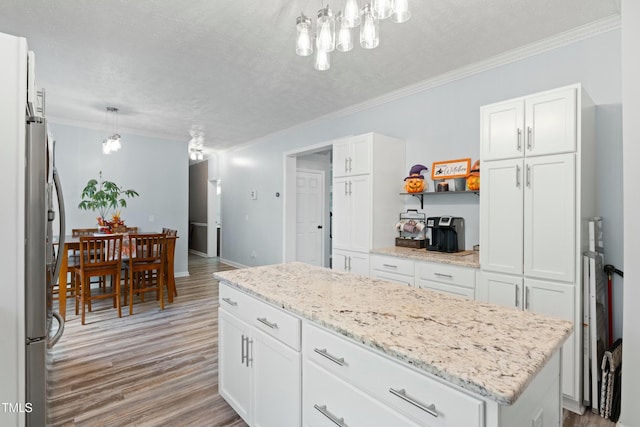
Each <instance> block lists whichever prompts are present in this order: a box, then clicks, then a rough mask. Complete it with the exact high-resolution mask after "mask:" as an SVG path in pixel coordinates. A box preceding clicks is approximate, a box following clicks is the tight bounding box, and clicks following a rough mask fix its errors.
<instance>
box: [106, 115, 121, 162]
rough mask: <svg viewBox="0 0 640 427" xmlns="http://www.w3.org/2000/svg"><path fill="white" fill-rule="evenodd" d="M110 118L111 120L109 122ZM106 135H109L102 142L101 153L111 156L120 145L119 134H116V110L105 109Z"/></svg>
mask: <svg viewBox="0 0 640 427" xmlns="http://www.w3.org/2000/svg"><path fill="white" fill-rule="evenodd" d="M109 118H111V120H109ZM106 125H107V133H109V134H111V135H110V136H108V137H107V138H106V139H104V140H103V141H102V153H103V154H111V153H112V152H115V151H118V150H119V149H120V147H122V144H120V134H119V133H118V109H117V108H115V107H107V113H106Z"/></svg>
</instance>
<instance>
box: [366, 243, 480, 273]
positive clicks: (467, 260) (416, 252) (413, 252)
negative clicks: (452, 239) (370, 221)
mask: <svg viewBox="0 0 640 427" xmlns="http://www.w3.org/2000/svg"><path fill="white" fill-rule="evenodd" d="M370 253H372V254H377V255H389V256H395V257H400V258H409V259H413V260H416V261H429V262H440V263H442V264H453V265H460V266H462V267H473V268H480V253H479V252H478V251H473V252H472V253H470V254H468V255H456V254H448V253H446V252H434V251H428V250H426V249H413V248H405V247H401V246H391V247H388V248H380V249H373V250H372V251H370Z"/></svg>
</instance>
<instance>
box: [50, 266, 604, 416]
mask: <svg viewBox="0 0 640 427" xmlns="http://www.w3.org/2000/svg"><path fill="white" fill-rule="evenodd" d="M231 268H232V267H229V266H227V265H225V264H221V263H220V262H218V261H217V260H216V259H205V258H200V257H197V256H193V255H190V256H189V272H190V276H189V277H186V278H178V279H176V286H177V289H178V297H177V298H176V299H175V302H174V303H173V304H166V305H165V310H164V311H162V310H160V308H159V307H158V303H157V302H156V301H154V300H153V299H151V300H149V299H147V301H146V302H144V303H138V304H136V306H135V311H134V315H133V316H129V315H128V314H127V313H128V311H127V310H123V317H122V318H121V319H119V318H118V316H117V313H116V311H115V310H113V309H112V308H111V307H110V306H108V305H97V306H94V310H93V312H92V313H88V314H87V324H86V325H85V326H82V325H80V319H79V316H75V315H74V308H73V302H69V305H68V307H67V313H69V314H68V315H67V317H68V318H67V325H66V329H65V333H64V335H63V337H62V339H61V340H60V342H58V344H57V345H56V346H55V347H54V349H53V353H52V355H53V364H52V369H51V372H50V376H49V384H50V387H51V388H52V395H53V401H52V406H51V413H52V418H53V424H52V426H56V427H57V426H60V427H74V426H83V427H84V426H87V427H92V426H96V427H104V426H112V427H115V426H123V427H124V426H149V427H156V426H157V427H160V426H162V427H169V426H178V427H179V426H197V427H205V426H211V427H246V424H245V423H244V422H243V421H242V420H241V419H240V417H239V416H238V415H237V414H236V413H235V412H234V411H233V410H232V409H231V408H230V407H229V406H228V405H227V404H226V402H225V401H224V400H223V399H222V398H221V397H220V395H219V394H218V286H217V285H218V284H217V281H215V280H214V279H213V278H212V277H211V274H212V273H213V272H215V271H222V270H228V269H231ZM104 303H106V301H104ZM614 425H615V424H614V423H612V422H610V421H607V420H604V419H602V418H600V417H599V416H597V415H594V414H591V413H590V412H587V413H586V414H585V415H584V416H581V417H580V416H577V415H575V414H572V413H569V412H567V411H565V414H564V421H563V426H564V427H587V426H588V427H614ZM390 427H395V426H390ZM514 427H515V426H514Z"/></svg>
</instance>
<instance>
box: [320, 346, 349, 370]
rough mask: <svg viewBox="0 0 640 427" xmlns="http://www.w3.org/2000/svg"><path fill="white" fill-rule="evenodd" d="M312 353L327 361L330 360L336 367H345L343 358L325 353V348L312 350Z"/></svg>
mask: <svg viewBox="0 0 640 427" xmlns="http://www.w3.org/2000/svg"><path fill="white" fill-rule="evenodd" d="M313 351H315V352H316V353H318V354H319V355H320V356H322V357H325V358H327V359H329V360H331V361H332V362H333V363H335V364H336V365H340V366H344V365H346V363H345V361H344V358H343V357H336V356H334V355H332V354H329V353H328V352H327V349H326V348H323V349H319V348H314V349H313Z"/></svg>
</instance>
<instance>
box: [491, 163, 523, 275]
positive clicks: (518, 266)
mask: <svg viewBox="0 0 640 427" xmlns="http://www.w3.org/2000/svg"><path fill="white" fill-rule="evenodd" d="M523 179H524V178H523V161H522V160H520V159H513V160H499V161H494V162H485V163H483V164H482V191H481V192H480V247H481V248H482V250H481V251H480V257H481V261H480V265H482V269H483V270H487V271H494V272H499V273H508V274H522V256H523V255H522V251H523V249H522V247H523V235H522V227H523V194H522V188H523V186H524V182H523Z"/></svg>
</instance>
